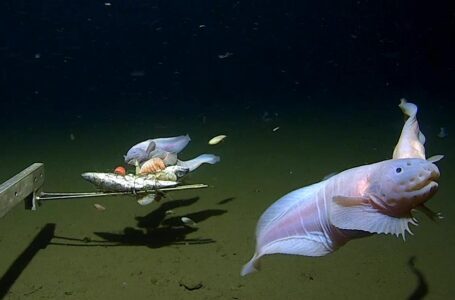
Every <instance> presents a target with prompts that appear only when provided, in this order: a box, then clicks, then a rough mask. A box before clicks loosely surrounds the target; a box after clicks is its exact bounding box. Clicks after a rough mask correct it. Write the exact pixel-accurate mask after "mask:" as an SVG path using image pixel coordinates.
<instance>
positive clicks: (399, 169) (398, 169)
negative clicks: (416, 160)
mask: <svg viewBox="0 0 455 300" xmlns="http://www.w3.org/2000/svg"><path fill="white" fill-rule="evenodd" d="M401 171H403V169H401V168H396V169H395V172H397V173H401Z"/></svg>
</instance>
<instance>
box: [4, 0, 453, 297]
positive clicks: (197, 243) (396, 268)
mask: <svg viewBox="0 0 455 300" xmlns="http://www.w3.org/2000/svg"><path fill="white" fill-rule="evenodd" d="M107 3H109V4H110V5H107ZM0 20H1V21H0V25H1V26H0V105H1V109H0V137H2V147H0V161H1V162H2V172H1V173H0V179H2V180H3V181H4V180H6V179H8V178H9V177H11V176H13V175H14V174H15V173H17V172H18V171H20V170H22V169H23V168H25V167H26V166H28V165H29V164H31V163H33V162H35V161H40V162H44V163H45V166H46V183H45V189H46V190H47V191H86V190H88V189H91V187H90V186H89V185H88V184H87V183H85V182H83V181H82V179H81V178H80V176H79V175H80V173H82V172H84V171H88V170H91V171H109V170H112V168H113V167H115V166H117V165H119V164H121V163H122V155H123V154H125V152H126V150H127V149H128V148H129V147H130V146H131V145H133V144H134V143H136V142H138V141H141V140H145V139H148V138H151V137H165V136H174V135H180V134H186V133H189V134H190V136H191V138H192V142H191V143H190V145H189V146H188V148H187V149H185V151H184V152H183V153H182V155H183V156H182V157H183V158H184V159H187V158H191V157H194V156H196V155H198V154H200V153H204V152H208V153H216V154H218V155H220V156H221V158H222V162H221V163H220V164H218V165H216V166H204V167H201V169H198V170H197V172H195V173H194V174H191V176H190V178H189V179H188V181H189V182H191V183H197V182H203V183H207V184H209V185H210V186H211V187H210V188H209V189H206V190H200V191H191V192H180V193H178V194H177V193H176V194H172V199H167V200H166V201H167V202H163V203H161V204H153V205H151V206H147V207H140V206H138V205H137V203H135V201H134V200H132V199H131V198H128V197H120V198H116V199H103V200H99V199H87V200H80V201H73V202H52V203H46V204H45V205H44V206H43V207H42V208H40V209H39V210H38V212H34V213H31V212H29V211H24V210H23V209H22V207H17V208H15V209H14V210H13V211H12V212H10V213H9V214H8V215H7V216H6V217H5V218H3V219H1V221H0V228H1V229H0V249H1V253H2V255H1V259H0V274H3V273H4V272H6V270H8V268H9V267H10V266H11V264H12V263H13V261H14V260H15V259H16V258H17V256H18V255H19V253H21V252H22V251H23V249H25V248H26V247H27V246H28V245H29V244H30V243H31V241H32V239H33V238H34V237H35V235H36V234H37V233H38V232H39V231H40V230H41V229H42V227H43V226H44V225H45V224H46V223H54V224H56V229H55V235H57V236H59V237H69V238H74V239H79V240H82V244H83V245H82V246H57V245H54V246H49V247H47V248H46V249H44V250H41V251H39V252H38V254H37V255H36V256H35V257H34V258H33V260H31V262H30V263H29V264H28V265H27V266H26V267H25V268H24V269H23V270H22V272H21V273H20V276H19V277H18V278H17V280H16V281H15V282H14V284H13V285H12V286H11V289H10V293H9V294H8V295H7V298H10V299H23V298H30V299H37V298H39V299H41V298H44V299H46V298H47V299H57V298H59V299H61V298H63V297H67V298H74V299H104V298H111V299H125V297H131V298H137V299H145V298H150V297H152V298H153V297H155V298H160V299H183V298H186V299H188V298H189V299H255V298H256V299H259V298H262V299H283V298H291V299H297V298H303V297H305V298H307V299H316V298H318V299H334V298H342V299H354V298H357V299H365V298H366V297H369V298H373V299H383V298H391V299H407V298H409V297H410V296H411V295H412V294H413V293H414V292H416V291H419V290H418V287H421V288H422V287H426V291H425V290H424V292H422V293H420V296H422V297H423V296H426V297H427V298H426V299H450V298H453V296H454V294H455V290H454V287H453V286H454V281H453V279H452V278H453V276H452V274H453V269H454V267H455V266H454V263H453V253H455V252H454V251H455V238H454V234H453V233H454V229H455V222H454V221H453V216H454V215H455V206H454V205H453V204H452V203H451V200H452V197H451V195H453V192H454V190H453V185H451V184H450V183H451V182H453V180H454V176H453V173H451V169H452V168H451V166H452V165H453V163H452V162H451V156H452V155H451V154H452V153H453V142H452V141H453V137H452V135H451V133H452V131H453V130H454V129H453V128H454V122H453V111H454V110H453V108H454V106H455V105H454V104H453V101H454V99H455V97H454V96H455V93H454V91H453V89H454V87H453V86H454V82H455V58H454V55H453V53H454V50H455V5H454V4H453V2H451V1H440V2H437V3H432V4H429V3H424V2H418V3H417V2H413V1H400V2H398V1H348V2H341V1H318V2H317V3H315V2H314V1H313V2H309V1H18V0H16V1H3V2H2V3H1V4H0ZM402 97H405V98H407V99H409V100H410V101H413V102H414V103H416V104H417V105H418V106H419V109H420V111H419V115H418V118H419V122H420V126H421V129H422V131H423V132H424V133H425V135H426V136H427V144H426V146H427V147H426V149H427V152H428V154H429V156H431V155H433V154H445V155H446V158H445V159H444V160H443V161H442V162H441V163H440V168H441V173H442V177H441V182H440V191H439V192H438V194H437V195H436V197H435V198H434V199H432V200H431V201H430V206H431V207H432V208H433V209H435V210H437V211H441V212H443V214H444V215H445V216H446V218H445V219H444V220H443V221H442V222H441V223H439V224H434V223H432V222H430V221H427V220H425V218H424V216H421V215H419V219H421V224H420V226H418V227H417V228H416V229H415V230H414V232H415V233H416V236H413V237H410V238H409V239H408V240H407V241H406V243H403V241H401V240H399V239H396V238H394V237H391V236H375V237H371V238H368V239H362V240H358V241H354V242H352V243H350V244H348V245H347V246H345V247H343V248H342V249H340V250H339V251H338V252H336V253H334V254H333V255H330V256H327V257H323V258H319V259H311V258H306V257H290V256H278V255H276V256H271V257H267V258H266V259H264V270H263V271H261V272H260V273H258V274H254V275H253V276H250V277H247V278H241V277H240V276H239V271H240V267H241V266H242V264H243V263H245V262H246V261H247V260H248V259H249V258H250V255H251V254H252V251H253V244H254V240H253V233H254V227H255V224H256V221H257V219H258V217H259V216H260V214H261V213H262V212H263V210H264V209H265V208H266V207H267V206H269V205H270V204H271V203H273V202H274V201H275V200H277V199H278V198H279V197H281V196H282V195H284V194H285V193H287V192H289V191H291V190H293V189H296V188H298V187H302V186H304V185H307V184H310V183H313V182H315V181H319V180H320V179H321V178H322V177H324V176H325V175H327V174H329V173H331V172H334V171H341V170H344V169H347V168H350V167H353V166H357V165H361V164H366V163H371V162H375V161H380V160H384V159H387V158H389V157H390V156H391V152H392V149H393V147H394V145H395V143H396V141H397V139H398V136H399V133H400V130H401V127H402V124H403V123H402V122H403V118H402V114H401V112H400V111H399V109H398V108H397V105H398V103H399V99H400V98H402ZM277 126H279V127H280V129H279V130H277V131H272V129H273V128H275V127H277ZM440 127H445V128H446V129H447V131H448V132H449V136H448V137H446V138H443V139H441V138H438V137H437V134H438V132H439V130H440ZM221 133H224V134H227V135H228V139H227V141H226V142H225V143H223V144H221V145H218V146H216V147H211V146H208V145H207V141H208V139H210V138H211V137H212V136H214V135H217V134H221ZM94 203H102V204H103V205H105V206H106V207H107V210H106V211H105V212H99V211H96V210H95V209H94V208H93V204H94ZM168 209H172V210H174V211H175V213H176V214H175V215H171V216H164V214H163V213H164V212H165V211H166V210H168ZM180 216H190V217H192V218H193V219H195V220H197V221H198V224H199V227H198V229H196V230H194V231H193V230H191V231H188V230H187V231H174V230H172V229H171V225H172V224H174V223H175V222H177V220H178V218H179V217H180ZM173 222H174V223H173ZM159 224H161V225H160V226H158V225H159ZM100 232H101V233H104V234H101V237H100V235H99V234H96V233H100ZM115 238H117V239H119V238H120V244H121V246H115V247H100V246H99V244H100V243H98V244H97V242H96V241H105V240H109V239H111V241H112V239H114V241H115V242H118V240H116V239H115ZM53 241H55V240H53ZM60 241H61V240H60ZM64 241H67V240H64ZM84 241H85V242H84ZM93 241H95V242H93ZM412 257H416V259H415V261H414V263H415V267H416V268H417V270H418V272H417V273H416V272H415V269H412V268H410V267H409V265H408V261H410V259H411V258H412ZM419 272H420V273H419ZM416 274H423V278H424V280H423V281H422V280H421V278H420V277H419V276H418V275H416ZM419 278H420V281H419ZM3 279H4V278H3ZM182 282H183V283H185V284H187V285H191V284H196V285H197V283H199V282H200V283H201V284H202V287H200V288H199V289H196V290H194V291H189V290H187V289H186V288H185V287H184V286H182ZM419 282H420V285H419ZM422 282H424V284H422ZM417 294H419V293H417ZM415 299H418V298H415Z"/></svg>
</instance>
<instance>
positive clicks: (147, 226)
mask: <svg viewBox="0 0 455 300" xmlns="http://www.w3.org/2000/svg"><path fill="white" fill-rule="evenodd" d="M197 200H199V198H198V197H195V198H191V199H183V200H173V201H166V200H165V201H164V202H163V203H162V204H161V205H160V206H159V207H158V208H157V209H154V210H153V211H152V212H150V213H149V214H147V215H145V216H143V217H136V221H137V228H133V227H126V228H125V229H123V232H122V233H110V232H94V234H96V235H97V236H99V237H101V238H103V239H104V240H105V241H109V242H112V243H116V245H117V246H147V247H150V248H160V247H164V246H168V245H194V244H208V243H214V242H215V240H213V239H210V238H208V239H205V238H195V239H188V238H186V235H187V234H189V233H192V232H195V231H197V230H198V228H197V227H192V226H186V225H185V224H183V223H182V221H181V220H180V217H178V216H172V217H170V218H166V217H167V212H169V211H171V210H172V209H175V208H178V207H182V206H189V205H191V204H193V203H195V202H196V201H197ZM226 212H227V210H221V209H207V210H202V211H199V212H195V213H190V214H185V216H186V217H189V218H191V219H192V220H193V221H195V222H196V223H199V222H202V221H204V220H206V219H208V218H210V217H213V216H219V215H222V214H224V213H226Z"/></svg>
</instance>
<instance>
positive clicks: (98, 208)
mask: <svg viewBox="0 0 455 300" xmlns="http://www.w3.org/2000/svg"><path fill="white" fill-rule="evenodd" d="M93 206H94V207H95V208H96V210H98V211H105V210H106V207H104V206H102V205H101V204H99V203H95V204H93Z"/></svg>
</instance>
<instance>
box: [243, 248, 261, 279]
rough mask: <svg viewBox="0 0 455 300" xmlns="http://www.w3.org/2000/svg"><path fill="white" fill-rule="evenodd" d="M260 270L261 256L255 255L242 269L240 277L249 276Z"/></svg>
mask: <svg viewBox="0 0 455 300" xmlns="http://www.w3.org/2000/svg"><path fill="white" fill-rule="evenodd" d="M259 269H260V263H259V256H258V255H257V254H256V253H255V254H254V256H253V257H252V258H251V260H250V261H249V262H247V263H246V264H245V265H244V266H243V267H242V271H241V272H240V275H242V276H246V275H248V274H251V273H254V272H257V271H259Z"/></svg>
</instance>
